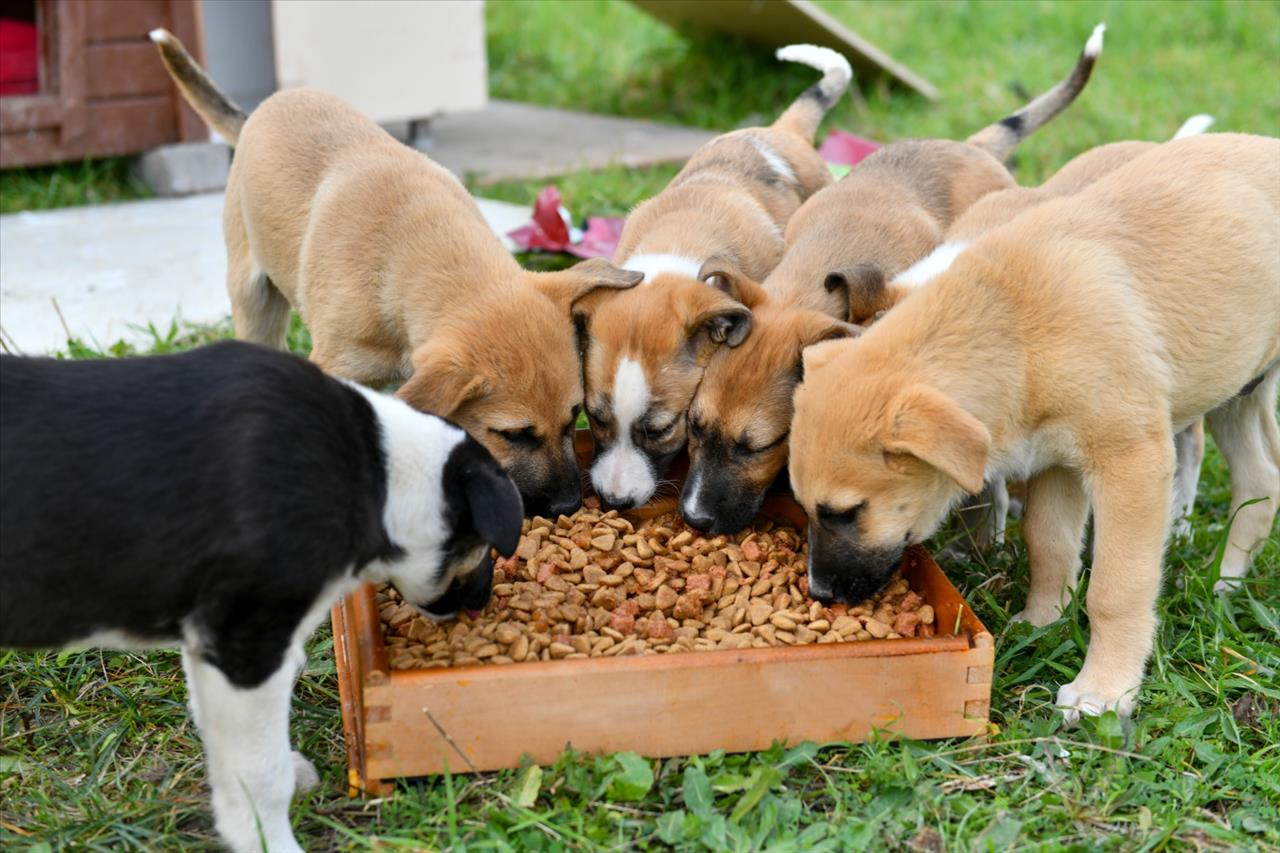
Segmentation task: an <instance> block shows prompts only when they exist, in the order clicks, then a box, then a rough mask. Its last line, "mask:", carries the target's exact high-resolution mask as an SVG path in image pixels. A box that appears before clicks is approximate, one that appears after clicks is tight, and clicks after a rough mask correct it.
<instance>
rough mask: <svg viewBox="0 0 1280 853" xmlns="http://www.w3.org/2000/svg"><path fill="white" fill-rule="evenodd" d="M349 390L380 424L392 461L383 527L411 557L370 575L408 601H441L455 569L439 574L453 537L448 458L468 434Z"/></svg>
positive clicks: (379, 566)
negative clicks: (447, 512)
mask: <svg viewBox="0 0 1280 853" xmlns="http://www.w3.org/2000/svg"><path fill="white" fill-rule="evenodd" d="M349 384H350V387H352V388H354V389H356V390H357V391H359V392H360V393H361V394H362V395H364V398H365V399H366V400H368V401H369V404H370V405H372V406H373V411H374V414H375V415H376V416H377V418H378V424H379V427H380V431H381V433H382V448H383V452H384V453H385V454H386V457H387V503H386V506H385V507H384V508H383V511H382V523H383V526H384V527H386V530H387V535H388V536H389V537H390V539H391V541H392V542H393V543H395V544H396V545H399V546H400V547H401V548H403V549H404V550H405V551H406V552H407V553H405V555H404V556H402V557H399V558H396V559H395V560H392V561H390V562H375V563H371V564H370V565H369V567H368V568H367V569H366V571H365V574H366V575H367V577H368V579H369V580H371V581H379V580H389V581H391V583H393V584H395V586H396V589H398V590H399V591H400V594H401V595H403V596H404V598H405V600H406V601H409V602H412V603H415V604H426V603H427V602H430V601H434V600H435V599H437V598H439V597H440V596H441V595H442V594H443V593H444V591H445V589H447V588H448V586H449V583H450V581H452V580H453V572H452V571H449V570H448V569H451V568H452V567H445V568H446V571H443V572H442V571H440V570H439V569H440V567H441V564H442V562H443V557H444V546H445V543H446V542H447V541H448V539H449V534H450V532H451V531H450V527H449V523H448V521H447V520H446V519H445V516H444V504H443V501H442V499H441V498H442V491H441V483H442V479H443V476H444V466H445V463H447V462H448V461H449V454H450V453H451V452H452V451H453V449H454V448H455V447H457V446H458V445H459V444H461V443H462V442H463V441H464V440H466V436H467V434H466V433H465V432H463V431H462V430H461V429H459V428H458V427H456V426H453V425H452V424H450V423H448V422H446V421H444V420H443V419H441V418H437V417H435V416H434V415H427V414H423V413H422V412H419V411H417V410H416V409H414V408H412V407H410V406H409V405H408V404H407V403H405V402H404V401H403V400H400V399H399V398H397V397H391V396H389V395H387V394H379V393H378V392H376V391H371V390H369V389H368V388H364V387H362V386H360V385H356V384H354V383H349ZM459 565H461V564H459Z"/></svg>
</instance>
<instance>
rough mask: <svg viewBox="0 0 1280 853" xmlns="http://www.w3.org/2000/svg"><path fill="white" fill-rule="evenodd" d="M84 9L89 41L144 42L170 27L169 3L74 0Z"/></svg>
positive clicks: (145, 0) (160, 1)
mask: <svg viewBox="0 0 1280 853" xmlns="http://www.w3.org/2000/svg"><path fill="white" fill-rule="evenodd" d="M71 2H75V3H77V4H79V5H83V6H84V7H85V24H86V30H85V32H86V34H87V35H88V41H91V42H104V41H116V40H120V39H145V38H146V37H147V33H149V32H150V31H151V30H153V29H155V28H156V27H167V26H169V24H170V23H171V22H170V20H169V9H168V3H167V2H166V0H71Z"/></svg>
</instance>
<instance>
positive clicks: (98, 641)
mask: <svg viewBox="0 0 1280 853" xmlns="http://www.w3.org/2000/svg"><path fill="white" fill-rule="evenodd" d="M179 639H180V638H178V637H176V636H175V637H139V636H136V635H134V634H130V633H128V632H127V631H121V630H119V629H118V628H108V629H106V630H104V631H94V632H93V633H92V634H89V635H88V636H87V637H81V638H79V639H75V640H72V641H71V642H69V643H67V644H66V645H64V646H63V647H62V648H63V649H64V650H66V651H79V650H81V649H128V650H134V651H145V650H147V649H166V648H172V647H174V646H176V645H178V642H179Z"/></svg>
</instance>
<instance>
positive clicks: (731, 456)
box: [636, 26, 1102, 533]
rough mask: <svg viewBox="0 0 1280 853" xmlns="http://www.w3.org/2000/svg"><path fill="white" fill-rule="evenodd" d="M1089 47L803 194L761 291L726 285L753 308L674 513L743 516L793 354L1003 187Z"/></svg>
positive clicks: (753, 497)
mask: <svg viewBox="0 0 1280 853" xmlns="http://www.w3.org/2000/svg"><path fill="white" fill-rule="evenodd" d="M1101 49H1102V28H1101V26H1100V27H1099V28H1098V29H1097V30H1096V31H1095V32H1094V34H1093V35H1092V36H1091V37H1090V39H1089V42H1088V44H1087V45H1086V46H1085V49H1084V51H1083V53H1081V55H1080V58H1079V61H1078V62H1077V64H1076V66H1075V68H1074V70H1073V71H1072V72H1071V74H1070V76H1069V77H1068V78H1067V79H1066V80H1064V81H1063V82H1061V83H1059V84H1058V85H1057V86H1056V87H1054V88H1053V89H1052V90H1050V91H1049V92H1048V93H1046V94H1044V95H1042V96H1041V97H1039V98H1037V99H1036V100H1034V101H1033V102H1031V103H1030V104H1028V105H1027V106H1026V107H1025V108H1023V109H1022V110H1020V111H1018V112H1017V113H1014V114H1013V115H1012V116H1009V117H1008V118H1005V119H1004V120H1002V121H1000V122H998V123H996V124H993V125H991V126H990V127H988V128H986V129H985V130H982V131H980V132H979V133H977V134H975V135H974V136H972V137H971V138H970V139H969V141H968V142H952V141H949V140H909V141H905V142H895V143H892V144H890V145H887V146H885V147H884V148H882V149H880V150H879V151H877V152H876V153H875V154H873V155H871V156H870V157H868V158H867V159H866V160H864V161H863V162H862V163H860V164H859V165H858V166H856V167H855V168H854V169H853V170H852V171H851V172H850V173H849V174H848V175H847V176H846V177H845V178H844V179H843V180H841V181H840V182H839V183H837V184H835V185H834V186H831V187H828V188H827V189H824V190H822V191H821V192H818V193H817V194H815V195H814V196H813V198H811V199H809V200H808V201H807V202H805V204H804V205H803V206H802V207H801V208H800V210H799V211H798V212H797V213H796V215H795V216H794V217H792V219H791V222H790V223H788V225H787V236H786V245H787V248H786V254H785V255H784V256H783V258H782V262H781V263H780V264H779V265H778V267H777V268H776V269H775V270H774V271H773V272H772V273H770V274H769V277H768V278H767V279H766V280H765V282H764V286H763V289H760V288H753V289H752V288H744V287H742V286H741V285H738V286H737V287H736V288H735V292H736V293H737V295H738V296H739V298H740V299H741V300H742V301H743V303H744V304H745V305H747V307H749V308H750V309H751V312H752V315H753V319H752V332H751V335H750V337H748V338H747V339H746V341H744V342H743V344H742V345H741V346H739V347H737V348H736V349H724V350H721V351H720V352H719V353H717V354H716V356H715V357H714V358H713V359H712V360H711V362H710V363H709V364H708V366H707V369H706V371H705V373H704V374H703V378H702V383H701V384H700V385H699V386H698V390H697V394H696V396H695V398H694V400H693V401H692V403H691V405H690V408H689V418H688V420H689V458H690V468H689V476H688V478H687V479H686V480H685V485H684V490H683V492H682V495H681V502H680V508H681V513H682V514H683V515H684V518H685V520H686V521H688V522H689V523H690V524H692V525H694V526H695V527H698V528H700V529H703V530H708V531H711V532H715V533H732V532H734V531H737V530H740V529H741V528H743V527H744V526H746V525H747V524H748V523H750V521H751V519H752V518H754V517H755V514H756V512H757V511H758V510H759V508H760V504H761V502H762V501H763V500H764V495H765V491H766V490H767V489H768V488H769V486H770V485H771V484H772V483H773V481H774V479H775V478H776V477H777V475H778V473H779V472H780V471H781V470H782V468H783V466H784V465H785V464H786V460H787V441H786V439H787V431H788V429H789V428H790V424H791V396H792V392H793V390H794V389H795V385H796V383H797V382H799V380H800V353H801V351H802V350H803V349H804V348H805V347H806V346H809V345H811V344H814V343H817V342H818V341H822V340H826V339H829V338H833V337H845V336H849V335H852V334H856V333H857V327H856V326H851V325H849V324H848V323H844V322H842V321H843V320H844V319H845V317H846V314H850V315H851V316H850V317H849V319H851V320H853V321H854V322H855V323H862V322H868V321H869V320H870V319H871V316H872V315H873V314H874V313H875V312H876V311H877V310H879V308H880V307H881V306H880V303H879V301H878V300H879V299H880V298H881V296H882V295H883V293H884V287H883V284H884V281H885V277H886V276H887V275H892V274H893V273H895V272H897V271H899V270H902V269H905V268H906V267H908V266H910V265H911V264H912V263H913V262H915V261H917V260H919V259H920V258H922V257H924V256H925V255H927V254H928V253H929V251H930V250H932V249H933V248H934V247H935V246H937V245H938V243H939V242H941V240H942V236H943V234H944V233H945V232H946V229H947V227H948V226H950V225H951V223H952V221H953V220H954V219H955V217H956V216H958V215H959V214H961V213H963V212H964V211H965V210H966V209H968V208H969V207H970V206H971V205H972V204H973V203H974V202H975V201H977V200H978V199H980V198H982V197H983V196H985V195H986V194H988V193H991V192H993V191H996V190H1000V189H1003V188H1005V187H1011V186H1013V178H1012V177H1010V175H1009V172H1008V170H1007V169H1005V167H1004V166H1003V165H1002V164H1001V160H1002V159H1003V158H1005V157H1007V156H1008V155H1009V154H1010V153H1011V152H1012V150H1013V148H1014V146H1015V145H1016V144H1017V143H1018V141H1019V140H1021V139H1023V138H1025V136H1026V135H1027V134H1029V133H1031V132H1032V131H1033V130H1035V129H1036V128H1037V127H1040V126H1041V125H1043V124H1044V123H1045V122H1047V121H1048V120H1049V119H1051V118H1053V116H1055V115H1057V114H1058V113H1059V112H1061V111H1062V110H1063V109H1065V108H1066V107H1067V105H1068V104H1070V103H1071V101H1072V100H1074V98H1075V97H1076V95H1078V94H1079V93H1080V90H1081V89H1082V88H1083V87H1084V85H1085V83H1086V82H1087V81H1088V79H1089V76H1090V73H1091V72H1092V69H1093V65H1094V63H1095V61H1096V60H1097V57H1098V53H1099V51H1100V50H1101ZM636 295H639V291H637V292H636ZM851 297H853V300H852V303H851ZM859 300H862V301H863V302H865V303H866V304H865V306H861V305H859V304H858V303H859ZM851 308H852V309H854V310H852V311H851V310H850V309H851Z"/></svg>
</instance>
